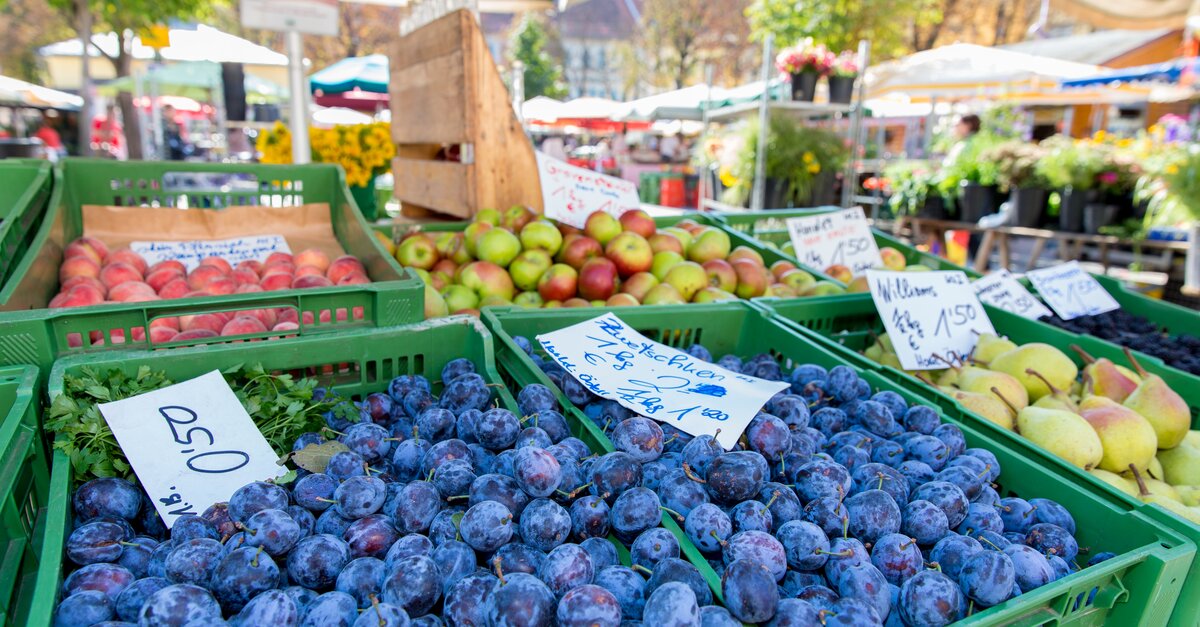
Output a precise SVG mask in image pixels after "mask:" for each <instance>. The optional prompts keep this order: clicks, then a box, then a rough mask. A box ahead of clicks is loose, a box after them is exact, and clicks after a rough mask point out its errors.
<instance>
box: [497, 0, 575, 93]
mask: <svg viewBox="0 0 1200 627" xmlns="http://www.w3.org/2000/svg"><path fill="white" fill-rule="evenodd" d="M549 46H550V41H549V34H548V32H547V30H546V26H545V25H544V24H543V23H542V20H541V19H540V18H538V17H537V16H534V15H533V14H532V13H526V14H525V17H524V18H523V19H522V20H521V24H520V25H519V26H518V27H517V29H516V30H515V31H513V34H512V38H511V41H510V42H509V46H508V50H509V54H508V58H509V61H511V62H517V61H520V62H521V63H523V64H524V65H525V98H526V99H529V98H533V97H535V96H546V97H549V98H563V97H565V96H566V95H567V88H566V86H565V85H564V84H563V80H562V72H561V71H560V70H559V69H558V63H556V62H555V61H554V59H552V58H551V57H550V54H549V52H547V48H548V47H549Z"/></svg>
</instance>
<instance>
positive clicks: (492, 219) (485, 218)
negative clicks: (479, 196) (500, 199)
mask: <svg viewBox="0 0 1200 627" xmlns="http://www.w3.org/2000/svg"><path fill="white" fill-rule="evenodd" d="M500 220H501V217H500V210H499V209H480V210H479V213H476V214H475V217H474V218H472V221H473V222H481V223H483V224H490V225H491V226H500Z"/></svg>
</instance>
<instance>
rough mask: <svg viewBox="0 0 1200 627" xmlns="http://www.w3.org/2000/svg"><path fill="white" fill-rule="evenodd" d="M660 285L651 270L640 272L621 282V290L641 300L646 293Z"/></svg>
mask: <svg viewBox="0 0 1200 627" xmlns="http://www.w3.org/2000/svg"><path fill="white" fill-rule="evenodd" d="M656 285H658V279H657V278H656V277H655V276H654V275H653V274H650V273H649V272H639V273H637V274H635V275H633V276H631V277H629V278H628V279H625V281H624V282H623V283H621V291H622V292H624V293H625V294H629V295H630V296H632V297H634V298H636V299H638V301H641V300H643V299H645V298H646V293H647V292H649V291H650V290H652V289H654V286H656Z"/></svg>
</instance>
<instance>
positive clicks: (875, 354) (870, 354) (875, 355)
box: [863, 342, 883, 362]
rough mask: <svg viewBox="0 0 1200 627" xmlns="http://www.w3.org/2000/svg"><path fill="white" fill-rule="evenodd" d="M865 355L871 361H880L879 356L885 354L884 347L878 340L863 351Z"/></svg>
mask: <svg viewBox="0 0 1200 627" xmlns="http://www.w3.org/2000/svg"><path fill="white" fill-rule="evenodd" d="M863 356H864V357H866V358H867V359H870V360H871V361H874V362H878V361H879V358H880V357H882V356H883V347H882V346H880V345H879V343H878V342H876V343H874V344H872V345H870V346H868V347H867V349H866V350H864V351H863Z"/></svg>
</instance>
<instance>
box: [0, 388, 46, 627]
mask: <svg viewBox="0 0 1200 627" xmlns="http://www.w3.org/2000/svg"><path fill="white" fill-rule="evenodd" d="M37 378H38V370H37V368H35V367H33V366H7V367H2V368H0V416H2V417H3V418H2V421H0V494H2V495H3V500H0V524H2V525H3V526H2V527H0V547H2V548H0V623H4V624H9V623H11V622H12V621H13V616H14V614H15V613H16V612H17V608H18V606H19V605H20V604H21V603H22V602H24V601H23V600H21V599H20V598H19V596H20V591H21V590H24V589H25V586H24V585H23V582H26V581H30V580H32V579H33V577H34V576H35V575H36V573H37V557H36V553H35V551H36V548H37V547H36V546H35V542H34V535H35V529H34V523H35V521H36V520H37V514H38V511H39V510H40V509H41V508H43V507H45V506H46V503H47V497H48V495H49V485H50V467H49V465H48V464H47V463H46V457H45V453H44V450H45V449H44V448H43V446H42V441H41V438H40V437H39V436H38V430H37V426H38V423H37V419H38V413H37V412H38V400H39V399H38V393H37Z"/></svg>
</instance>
